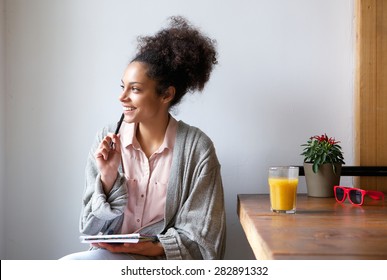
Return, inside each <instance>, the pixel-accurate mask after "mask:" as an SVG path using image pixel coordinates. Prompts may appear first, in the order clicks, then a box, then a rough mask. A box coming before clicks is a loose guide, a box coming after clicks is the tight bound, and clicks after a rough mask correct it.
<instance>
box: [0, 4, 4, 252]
mask: <svg viewBox="0 0 387 280" xmlns="http://www.w3.org/2000/svg"><path fill="white" fill-rule="evenodd" d="M4 141H5V10H4V0H0V259H5V230H4V228H5V224H4V218H5V215H4V210H5V208H4V202H5V200H4V191H5V185H4V184H5V175H4V170H5V143H4Z"/></svg>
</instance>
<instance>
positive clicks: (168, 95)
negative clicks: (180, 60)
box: [163, 86, 176, 103]
mask: <svg viewBox="0 0 387 280" xmlns="http://www.w3.org/2000/svg"><path fill="white" fill-rule="evenodd" d="M175 93H176V88H175V87H174V86H169V87H168V88H167V89H166V90H165V91H164V94H163V102H164V103H170V102H171V101H172V100H173V98H175Z"/></svg>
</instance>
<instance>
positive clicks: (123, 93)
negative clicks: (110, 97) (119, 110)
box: [119, 90, 129, 101]
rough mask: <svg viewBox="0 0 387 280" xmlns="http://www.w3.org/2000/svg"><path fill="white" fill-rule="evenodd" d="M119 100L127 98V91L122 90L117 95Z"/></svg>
mask: <svg viewBox="0 0 387 280" xmlns="http://www.w3.org/2000/svg"><path fill="white" fill-rule="evenodd" d="M119 100H120V101H128V100H129V94H128V92H127V91H125V90H123V91H122V92H121V94H120V97H119Z"/></svg>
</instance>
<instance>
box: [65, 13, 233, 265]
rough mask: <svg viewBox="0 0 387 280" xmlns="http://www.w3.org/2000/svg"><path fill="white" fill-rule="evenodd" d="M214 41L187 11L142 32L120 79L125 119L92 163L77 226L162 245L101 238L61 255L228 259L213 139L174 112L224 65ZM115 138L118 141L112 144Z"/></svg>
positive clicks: (107, 134)
mask: <svg viewBox="0 0 387 280" xmlns="http://www.w3.org/2000/svg"><path fill="white" fill-rule="evenodd" d="M216 55H217V53H216V49H215V42H214V41H213V40H211V39H210V38H208V37H206V36H204V35H203V34H202V33H201V32H200V31H199V30H198V29H196V28H194V27H193V26H192V25H191V24H190V23H188V22H187V21H186V20H185V19H184V18H182V17H172V18H171V19H170V24H169V26H168V27H167V28H165V29H162V30H160V31H159V32H158V33H157V34H155V35H154V36H147V37H141V38H139V46H138V51H137V54H136V55H135V57H134V58H133V60H132V61H131V62H130V64H129V65H128V67H127V68H126V70H125V72H124V74H123V77H122V80H121V82H122V84H121V87H122V93H121V95H120V97H119V100H120V102H121V104H122V108H123V113H124V122H123V124H122V126H121V129H120V131H119V133H118V135H115V134H113V133H112V131H114V129H115V127H114V126H111V127H106V128H104V129H102V131H101V132H100V133H99V134H98V136H97V139H96V141H95V144H94V145H93V147H92V150H91V152H90V155H89V158H88V161H87V166H86V186H85V191H84V196H83V205H82V213H81V218H80V230H81V233H82V234H88V235H95V234H98V233H104V234H112V233H114V234H121V233H143V234H147V235H157V237H158V240H157V242H141V243H136V244H133V243H124V244H114V243H98V244H93V246H92V249H91V250H89V251H86V252H80V253H75V254H72V255H69V256H66V257H65V258H64V259H155V258H156V259H221V258H222V257H223V254H224V248H225V230H226V228H225V227H226V225H225V211H224V197H223V187H222V180H221V173H220V164H219V161H218V159H217V156H216V152H215V148H214V145H213V143H212V141H211V140H210V139H209V137H208V136H206V135H205V134H204V133H203V132H202V131H200V130H199V129H198V128H195V127H192V126H189V125H188V124H186V123H184V122H183V121H177V120H175V119H174V118H173V117H172V116H171V115H170V113H169V111H170V109H171V107H173V106H175V105H177V104H178V103H179V102H180V101H181V99H182V97H183V96H184V95H185V94H186V93H187V92H193V91H195V90H199V91H201V90H203V88H204V86H205V84H206V82H207V81H208V80H209V77H210V73H211V71H212V69H213V66H214V65H215V64H216V63H217V58H216ZM112 144H113V145H112Z"/></svg>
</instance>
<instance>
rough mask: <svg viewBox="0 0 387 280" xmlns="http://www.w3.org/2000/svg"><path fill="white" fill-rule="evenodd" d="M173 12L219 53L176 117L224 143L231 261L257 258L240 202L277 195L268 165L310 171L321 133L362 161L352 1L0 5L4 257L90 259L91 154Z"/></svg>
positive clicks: (26, 0) (8, 0) (13, 0)
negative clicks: (82, 221) (86, 201)
mask: <svg viewBox="0 0 387 280" xmlns="http://www.w3.org/2000/svg"><path fill="white" fill-rule="evenodd" d="M172 15H183V16H186V17H187V18H188V19H189V20H190V21H191V22H192V23H193V24H194V25H196V26H198V27H200V28H201V29H202V30H203V31H204V32H205V33H206V34H207V35H209V36H210V37H213V38H215V39H216V40H217V44H218V51H219V65H218V66H217V67H216V68H215V70H214V72H213V75H212V77H211V80H210V82H209V83H208V85H207V86H206V88H205V89H204V92H203V93H195V94H193V95H187V97H186V98H185V99H184V102H183V103H182V104H181V105H180V106H179V107H178V110H176V111H175V112H174V115H175V117H176V118H177V119H182V120H184V121H185V122H187V123H189V124H191V125H195V126H198V127H200V128H201V129H202V130H203V131H204V132H206V133H207V134H208V135H209V136H210V137H211V138H212V140H213V141H214V143H215V146H216V149H217V153H218V157H219V160H220V162H221V164H222V175H223V182H224V189H225V199H226V210H227V231H228V232H227V238H228V240H227V251H226V258H227V259H251V258H253V255H252V252H251V250H250V248H249V245H248V243H247V241H246V238H245V236H244V233H243V231H242V229H241V226H240V223H239V220H238V216H237V213H236V205H237V194H238V193H268V186H267V170H268V167H269V166H270V165H291V164H292V165H301V164H302V161H303V158H302V157H301V156H300V153H301V152H302V147H301V146H300V145H301V144H303V143H305V142H306V141H307V140H308V138H309V137H310V136H313V135H316V134H322V133H327V134H328V136H333V137H335V138H336V139H337V140H340V141H341V145H342V147H343V151H344V156H345V160H346V163H347V164H348V165H351V164H352V163H353V150H354V149H353V143H354V141H353V140H354V139H353V138H354V128H353V126H354V120H353V115H354V113H353V108H354V104H353V103H354V102H353V101H354V65H355V63H354V38H355V34H354V26H355V18H354V3H353V0H340V1H337V0H292V1H289V0H274V1H267V0H226V1H225V0H213V1H209V0H195V1H180V0H164V1H158V0H148V1H144V0H141V1H140V0H139V1H134V0H132V1H131V0H99V1H98V0H66V1H62V0H0V107H1V108H0V109H1V111H0V184H1V185H0V186H1V188H0V198H1V201H0V257H1V259H27V260H28V259H57V258H60V257H62V256H63V255H66V254H69V253H72V252H75V251H79V250H85V249H86V248H87V246H85V245H83V244H80V243H79V239H78V238H79V231H78V218H79V214H80V207H81V197H82V192H83V183H84V167H85V162H86V157H87V154H88V152H89V148H90V145H91V143H92V141H93V139H94V136H95V134H96V132H97V130H98V129H99V128H101V127H102V126H103V125H105V124H107V123H110V122H116V121H117V120H118V118H119V116H120V114H121V110H122V109H121V108H120V103H119V102H118V96H119V93H120V79H121V75H122V73H123V71H124V69H125V67H126V65H127V63H128V62H129V60H130V59H131V57H132V56H133V54H134V50H135V47H136V37H137V36H139V35H150V34H154V33H155V32H157V31H158V30H159V29H160V28H161V27H162V26H166V23H167V21H166V20H167V18H168V17H169V16H172ZM348 181H349V182H348V183H349V184H350V183H351V178H349V179H348ZM299 192H300V193H302V192H306V187H305V182H304V180H303V179H301V180H300V185H299Z"/></svg>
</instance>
